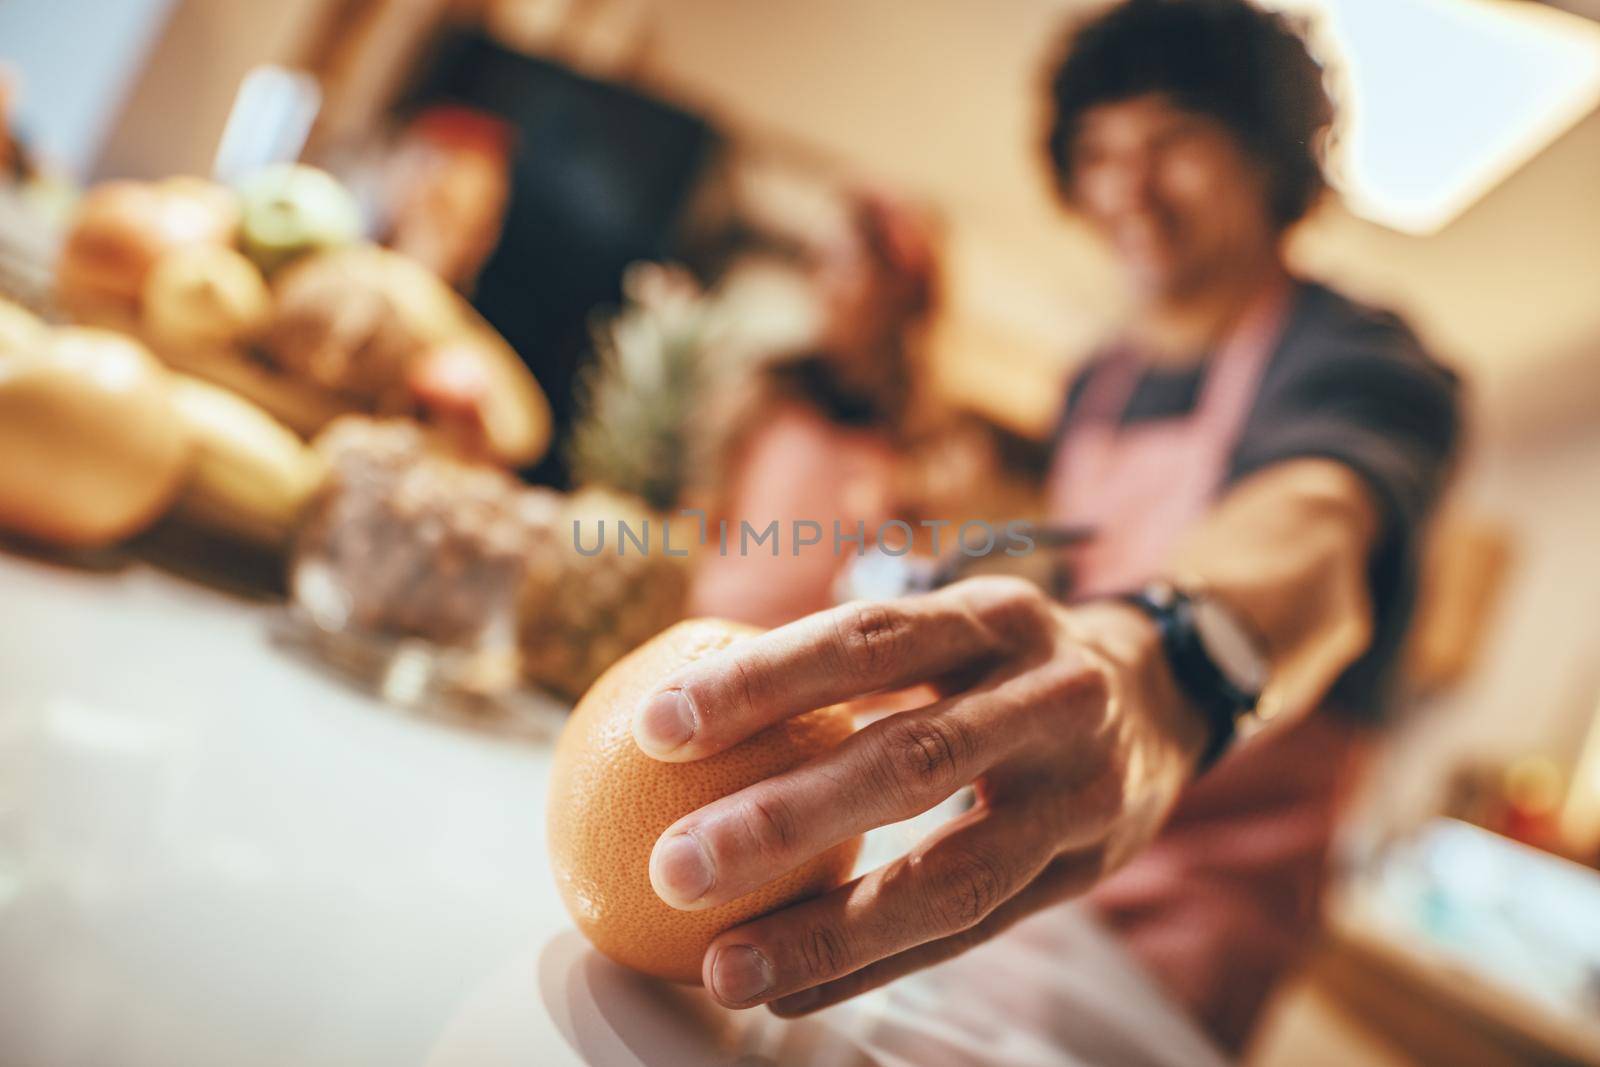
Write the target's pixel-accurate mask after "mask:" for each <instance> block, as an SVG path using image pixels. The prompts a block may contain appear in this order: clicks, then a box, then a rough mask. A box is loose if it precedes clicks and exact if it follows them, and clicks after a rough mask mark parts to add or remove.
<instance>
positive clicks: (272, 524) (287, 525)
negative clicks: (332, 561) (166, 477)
mask: <svg viewBox="0 0 1600 1067" xmlns="http://www.w3.org/2000/svg"><path fill="white" fill-rule="evenodd" d="M172 400H173V407H174V409H175V410H176V411H177V413H178V417H179V419H180V420H181V421H182V422H183V423H184V424H185V427H186V429H187V430H188V432H189V437H190V440H191V441H192V442H193V447H194V461H193V468H192V472H191V474H190V476H189V480H188V482H187V483H186V484H185V485H184V487H183V490H182V492H181V493H180V494H179V497H178V502H177V507H176V509H175V514H176V515H178V516H179V517H181V518H183V519H186V520H188V521H190V522H193V523H195V524H197V525H199V526H203V527H206V528H208V529H211V530H215V531H217V532H220V533H223V534H226V535H229V536H234V537H238V538H242V539H244V540H247V541H250V542H252V543H254V544H257V545H260V546H262V547H265V548H272V549H277V548H282V547H283V546H284V545H285V544H286V543H287V541H288V538H289V535H290V533H292V532H293V530H294V526H295V523H296V522H297V521H298V519H299V516H300V513H301V511H302V510H303V509H304V507H305V505H306V504H307V503H308V502H309V501H310V499H311V497H312V495H313V494H314V493H315V492H316V490H317V488H318V486H320V485H321V484H322V478H323V473H324V471H323V465H322V461H321V459H320V458H319V457H318V456H317V454H316V453H315V452H314V451H312V449H311V448H310V447H309V446H307V445H306V444H305V443H304V442H302V441H301V440H300V438H298V437H296V436H295V434H294V433H293V432H292V431H291V430H289V428H288V427H286V426H284V425H283V424H282V423H280V422H278V421H277V420H276V419H274V418H273V417H272V416H271V415H268V414H267V413H266V412H265V411H263V410H262V409H261V408H260V407H258V406H257V405H255V404H253V403H251V402H250V401H249V400H247V399H245V398H244V397H242V396H240V395H238V394H237V393H233V392H230V391H229V390H227V389H222V388H219V387H218V386H215V385H212V384H210V383H209V382H203V381H200V380H199V379H197V378H191V377H189V376H188V375H185V374H173V375H172Z"/></svg>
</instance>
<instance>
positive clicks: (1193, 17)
mask: <svg viewBox="0 0 1600 1067" xmlns="http://www.w3.org/2000/svg"><path fill="white" fill-rule="evenodd" d="M1060 55H1061V58H1060V60H1059V61H1058V63H1057V64H1056V66H1055V68H1054V75H1053V76H1052V77H1051V79H1050V102H1051V106H1052V108H1053V113H1052V116H1051V121H1050V128H1049V140H1048V142H1047V148H1048V152H1049V156H1050V162H1051V164H1052V165H1053V166H1054V168H1055V173H1056V177H1057V179H1058V182H1059V188H1060V189H1061V190H1062V191H1063V193H1064V194H1065V195H1066V196H1067V198H1068V199H1069V200H1070V199H1071V190H1072V181H1073V175H1072V155H1073V141H1074V139H1075V138H1076V136H1077V133H1078V127H1079V124H1080V123H1081V122H1082V120H1083V116H1084V114H1085V113H1086V112H1087V111H1089V109H1091V108H1093V107H1095V106H1096V105H1099V104H1109V103H1115V102H1117V101H1121V100H1128V99H1131V98H1133V97H1137V96H1144V95H1146V94H1149V93H1159V94H1161V95H1162V96H1165V97H1167V98H1168V99H1169V100H1170V101H1172V103H1174V104H1175V105H1176V106H1178V107H1180V108H1183V109H1184V110H1186V111H1192V112H1194V113H1196V114H1200V115H1205V116H1207V117H1210V118H1213V119H1216V120H1217V121H1219V122H1221V123H1222V124H1223V125H1224V126H1225V127H1227V129H1229V130H1230V131H1232V132H1233V134H1234V135H1235V136H1237V137H1238V138H1239V140H1240V142H1241V143H1242V144H1243V146H1244V148H1245V150H1246V151H1248V152H1249V153H1251V154H1252V155H1253V156H1254V157H1255V158H1256V159H1257V160H1258V161H1259V162H1260V163H1261V164H1262V165H1263V167H1264V168H1265V170H1266V172H1267V175H1268V182H1269V188H1270V197H1271V203H1270V209H1271V212H1272V218H1273V220H1274V222H1276V223H1277V225H1278V226H1279V227H1280V228H1281V227H1287V226H1289V225H1291V224H1292V223H1294V222H1296V221H1298V220H1299V219H1300V218H1301V217H1302V216H1304V215H1305V213H1306V212H1307V211H1309V210H1310V208H1311V206H1312V204H1313V203H1315V201H1316V199H1317V197H1318V196H1319V195H1320V194H1321V192H1322V190H1323V188H1324V185H1325V181H1324V178H1323V173H1322V160H1321V144H1322V140H1323V138H1322V134H1323V133H1324V131H1326V130H1327V129H1328V127H1329V126H1330V125H1331V123H1332V121H1333V101H1332V100H1331V99H1330V97H1329V96H1328V92H1327V89H1326V87H1325V86H1324V84H1323V78H1322V68H1321V67H1320V66H1318V65H1317V62H1316V60H1314V59H1312V58H1311V54H1310V52H1308V51H1307V49H1306V45H1305V41H1304V40H1303V39H1302V38H1301V36H1300V34H1299V33H1297V32H1296V30H1295V28H1294V26H1293V25H1291V23H1290V22H1289V21H1288V20H1287V19H1286V18H1284V17H1283V16H1282V15H1277V14H1273V13H1270V12H1267V11H1264V10H1262V9H1260V8H1258V7H1255V6H1253V5H1251V4H1249V3H1247V2H1245V0H1126V2H1124V3H1120V4H1118V5H1116V6H1115V7H1113V8H1111V9H1110V10H1108V11H1105V12H1103V13H1101V14H1099V15H1097V16H1095V17H1093V18H1091V19H1089V20H1088V21H1087V22H1083V23H1081V24H1079V25H1077V26H1076V27H1074V29H1073V31H1072V32H1071V34H1070V36H1069V37H1068V38H1067V41H1066V47H1065V49H1064V51H1063V52H1062V53H1060Z"/></svg>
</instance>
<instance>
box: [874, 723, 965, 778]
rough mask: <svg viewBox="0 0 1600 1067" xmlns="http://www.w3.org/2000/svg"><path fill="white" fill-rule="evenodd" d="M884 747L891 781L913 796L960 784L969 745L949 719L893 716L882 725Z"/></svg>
mask: <svg viewBox="0 0 1600 1067" xmlns="http://www.w3.org/2000/svg"><path fill="white" fill-rule="evenodd" d="M884 745H885V748H886V749H887V752H888V764H889V768H890V774H891V777H892V778H893V780H894V781H895V782H896V783H899V784H901V785H903V786H906V787H909V790H908V791H909V792H910V793H911V794H912V795H913V796H920V795H922V794H924V793H928V792H945V791H953V790H955V789H956V788H957V787H959V786H961V785H963V784H964V782H963V775H962V771H963V769H964V768H965V767H966V765H967V763H968V760H969V759H970V756H971V752H972V742H971V740H970V738H969V737H968V735H967V730H966V728H965V727H962V726H959V725H957V724H956V723H955V722H954V721H953V720H951V719H949V718H933V717H931V716H930V717H920V718H913V717H911V716H907V715H901V716H897V717H895V718H893V719H890V720H888V722H887V723H886V726H885V729H884Z"/></svg>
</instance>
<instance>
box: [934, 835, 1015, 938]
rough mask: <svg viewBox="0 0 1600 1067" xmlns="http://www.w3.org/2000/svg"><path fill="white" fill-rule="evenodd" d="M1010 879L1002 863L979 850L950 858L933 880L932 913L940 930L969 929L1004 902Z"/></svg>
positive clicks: (967, 851)
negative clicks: (934, 897) (933, 908)
mask: <svg viewBox="0 0 1600 1067" xmlns="http://www.w3.org/2000/svg"><path fill="white" fill-rule="evenodd" d="M1009 886H1010V879H1009V877H1008V876H1007V872H1006V867H1005V864H1003V863H1002V862H1001V861H1000V860H999V859H998V858H996V857H995V856H992V855H990V854H988V853H986V852H983V851H981V850H979V849H964V850H962V851H960V852H957V853H956V854H955V855H953V856H951V857H950V859H949V861H948V862H947V865H946V866H945V868H944V869H943V870H942V871H941V872H940V876H939V878H938V879H936V881H935V885H934V890H933V892H934V893H935V896H936V902H935V908H936V910H935V914H936V917H937V921H938V922H939V924H940V926H941V928H942V929H945V930H950V931H964V930H971V929H973V928H974V927H976V926H977V925H978V924H979V923H980V922H982V921H983V919H984V918H985V917H987V916H988V915H989V913H990V912H992V911H994V909H995V908H997V907H999V906H1000V902H1001V901H1002V900H1004V899H1005V897H1006V892H1007V889H1008V888H1009Z"/></svg>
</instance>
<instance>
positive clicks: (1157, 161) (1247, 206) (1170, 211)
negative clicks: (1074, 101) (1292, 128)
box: [1067, 95, 1277, 297]
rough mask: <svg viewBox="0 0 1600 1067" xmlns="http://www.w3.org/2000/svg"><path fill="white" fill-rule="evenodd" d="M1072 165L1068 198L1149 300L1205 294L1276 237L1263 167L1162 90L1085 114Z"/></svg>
mask: <svg viewBox="0 0 1600 1067" xmlns="http://www.w3.org/2000/svg"><path fill="white" fill-rule="evenodd" d="M1072 171H1073V184H1072V187H1071V188H1070V189H1069V190H1067V192H1068V194H1069V199H1070V200H1071V201H1072V203H1073V204H1074V205H1075V206H1076V207H1077V209H1078V210H1079V211H1080V212H1082V213H1083V214H1084V215H1085V216H1086V217H1087V218H1088V220H1089V222H1090V223H1091V224H1092V225H1093V226H1094V227H1095V228H1096V229H1097V230H1099V231H1100V233H1101V234H1102V235H1103V236H1105V238H1106V239H1107V240H1108V241H1109V242H1110V243H1111V246H1112V248H1113V249H1114V250H1115V252H1116V255H1117V257H1118V259H1119V260H1121V262H1122V264H1123V266H1124V267H1126V268H1127V270H1128V271H1129V273H1130V274H1131V275H1132V278H1133V281H1134V284H1135V285H1136V286H1137V287H1138V288H1139V290H1140V291H1141V292H1143V293H1144V294H1145V295H1147V296H1156V297H1162V296H1185V295H1194V294H1196V293H1199V292H1203V291H1204V289H1205V288H1206V286H1207V285H1208V284H1209V283H1211V282H1212V281H1213V280H1214V279H1218V278H1219V277H1226V276H1227V271H1228V269H1229V268H1230V267H1233V266H1236V265H1238V264H1240V263H1246V262H1248V263H1250V264H1255V263H1257V262H1259V256H1260V255H1261V253H1262V251H1264V250H1266V249H1270V248H1271V247H1272V245H1273V243H1275V241H1276V236H1277V235H1276V233H1275V230H1274V227H1273V225H1272V221H1271V215H1270V211H1269V208H1268V196H1267V183H1266V177H1265V175H1264V174H1263V173H1262V168H1261V167H1260V165H1259V164H1257V163H1256V161H1255V160H1254V159H1253V158H1252V157H1251V156H1249V155H1248V154H1247V153H1246V152H1245V150H1244V148H1243V146H1242V145H1241V144H1240V143H1239V141H1238V139H1237V138H1236V137H1234V136H1233V134H1232V133H1230V132H1229V131H1228V129H1227V128H1226V127H1224V126H1223V125H1222V124H1221V123H1220V122H1217V121H1216V120H1215V119H1211V118H1208V117H1206V116H1203V115H1197V114H1194V113H1193V112H1189V111H1184V110H1182V109H1180V108H1178V107H1175V106H1174V105H1173V104H1171V103H1170V102H1168V101H1167V100H1166V98H1164V97H1162V96H1157V95H1149V96H1140V97H1134V98H1132V99H1129V100H1122V101H1118V102H1116V103H1111V104H1102V105H1100V106H1098V107H1095V108H1091V109H1090V110H1089V111H1087V112H1086V113H1085V114H1084V116H1083V120H1082V123H1081V124H1080V127H1079V130H1078V134H1077V140H1076V142H1075V144H1074V145H1073V155H1072Z"/></svg>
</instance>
